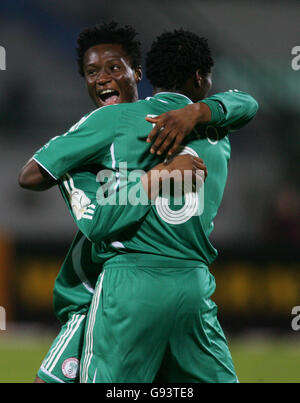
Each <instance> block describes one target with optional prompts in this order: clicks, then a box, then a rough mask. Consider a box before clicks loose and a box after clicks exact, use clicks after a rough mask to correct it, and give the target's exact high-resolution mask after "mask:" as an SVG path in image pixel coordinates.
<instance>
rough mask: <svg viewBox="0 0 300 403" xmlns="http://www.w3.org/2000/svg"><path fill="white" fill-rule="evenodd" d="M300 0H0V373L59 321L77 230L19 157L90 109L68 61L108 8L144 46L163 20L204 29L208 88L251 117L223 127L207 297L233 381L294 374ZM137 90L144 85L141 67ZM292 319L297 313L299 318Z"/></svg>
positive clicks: (14, 372) (55, 195)
mask: <svg viewBox="0 0 300 403" xmlns="http://www.w3.org/2000/svg"><path fill="white" fill-rule="evenodd" d="M299 17H300V4H299V1H291V0H290V1H267V0H266V1H234V0H229V1H226V2H224V1H216V0H209V1H208V0H207V1H190V0H186V1H184V2H183V1H179V0H173V1H169V0H168V1H166V0H159V1H158V0H151V1H144V0H143V1H142V0H140V1H137V0H133V1H132V0H130V1H126V2H125V1H116V0H111V1H110V2H107V1H99V0H98V1H97V0H85V1H84V2H82V1H71V0H67V1H63V2H61V1H59V0H51V1H41V0H40V1H38V0H26V2H25V1H21V0H9V1H8V0H6V1H1V2H0V46H3V47H4V48H5V49H6V71H0V144H1V146H0V167H1V171H0V172H1V176H0V189H1V191H0V306H2V307H4V308H5V310H6V319H7V322H6V330H0V382H14V381H17V382H18V381H19V382H27V381H28V382H30V381H31V380H32V379H33V378H34V374H35V371H36V369H37V366H38V365H39V363H40V360H41V359H42V358H43V354H44V353H45V351H46V350H47V348H48V346H49V342H50V341H51V337H52V336H53V335H54V334H55V331H56V330H57V329H58V323H57V321H56V320H55V318H54V315H53V312H52V301H51V298H52V288H53V282H54V279H55V276H56V274H57V272H58V270H59V267H60V264H61V263H62V260H63V257H64V255H65V253H66V251H67V249H68V246H69V244H70V242H71V240H72V237H73V234H74V233H75V226H74V224H73V222H72V219H71V217H70V216H69V214H68V212H67V209H66V207H65V206H64V204H63V203H62V200H61V197H60V195H59V192H58V191H57V189H52V190H50V191H48V192H45V193H34V192H28V191H24V190H22V189H20V188H19V187H18V184H17V177H18V171H19V169H20V168H21V167H22V166H23V165H24V163H25V162H26V161H27V160H28V159H29V158H30V157H31V155H32V154H33V152H34V150H36V149H37V148H39V147H40V146H41V145H42V144H44V143H45V142H46V141H47V140H48V139H49V138H51V137H53V136H55V135H58V134H62V133H64V132H65V131H66V130H67V129H68V128H69V127H70V126H71V125H72V124H73V123H74V122H76V121H78V120H79V119H80V117H81V116H82V115H84V114H85V113H86V112H87V111H89V110H91V109H93V105H92V104H91V101H90V100H89V98H88V96H87V93H86V90H85V86H84V82H83V79H82V78H81V77H80V76H79V74H78V73H77V66H76V55H75V51H74V48H75V46H76V37H77V34H78V32H79V31H80V30H81V29H82V28H85V27H87V26H89V25H93V24H95V23H97V22H100V21H103V20H108V19H112V18H114V19H117V20H119V21H120V22H121V23H124V24H126V23H129V24H132V25H134V26H135V27H136V29H137V31H138V32H140V39H141V41H142V44H143V51H144V52H145V51H146V50H147V48H148V46H149V45H150V43H151V41H152V40H153V39H154V38H155V37H156V36H157V35H158V34H160V33H161V32H163V31H164V30H170V29H174V28H178V27H183V28H185V29H190V30H192V31H195V32H197V33H199V34H202V35H204V36H207V37H208V38H209V42H210V45H211V47H212V50H213V54H214V58H215V68H214V77H213V88H212V91H211V93H213V92H219V91H224V90H227V89H234V88H237V89H240V90H243V91H247V92H249V93H250V94H252V95H253V96H254V97H255V98H256V99H257V100H258V102H259V105H260V109H259V112H258V114H257V117H256V118H255V120H254V121H253V122H251V123H250V124H249V125H248V127H246V128H245V129H243V130H242V131H241V132H240V133H236V134H234V135H232V136H231V143H232V158H231V162H230V167H229V178H228V183H227V187H226V191H225V195H224V200H223V203H222V205H221V208H220V211H219V214H218V217H217V219H216V220H215V230H214V233H213V237H212V240H213V242H214V244H215V246H216V247H217V249H218V250H219V253H220V255H219V257H218V259H217V261H216V263H215V264H214V265H213V267H212V272H213V274H214V275H215V277H216V279H217V291H216V293H215V296H214V299H215V301H216V302H217V303H218V305H219V315H220V321H221V323H222V325H223V327H224V329H225V331H226V333H227V335H228V338H229V340H230V341H231V343H232V351H233V357H234V360H235V364H236V366H237V370H238V375H239V377H240V380H241V381H245V382H268V381H270V382H289V381H295V382H299V381H300V361H299V358H300V357H299V355H300V353H299V351H300V348H299V347H300V345H299V339H300V337H299V336H300V330H299V331H296V330H293V329H292V325H291V323H292V319H293V315H292V308H293V307H294V306H300V267H299V246H300V215H299V197H300V193H299V191H300V187H299V185H300V184H299V149H300V140H299V138H300V137H299V127H300V126H299V123H300V122H299V106H300V97H299V94H300V70H299V71H296V70H293V69H292V66H291V62H292V58H293V57H294V56H292V54H291V50H292V48H293V47H294V46H297V45H298V46H300V27H299ZM139 92H140V96H141V98H143V97H145V96H148V95H151V87H150V85H149V83H148V82H147V79H146V78H145V77H144V79H143V82H142V83H141V85H140V88H139ZM299 324H300V320H299Z"/></svg>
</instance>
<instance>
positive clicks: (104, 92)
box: [99, 90, 115, 95]
mask: <svg viewBox="0 0 300 403" xmlns="http://www.w3.org/2000/svg"><path fill="white" fill-rule="evenodd" d="M110 92H115V91H114V90H103V91H100V92H99V94H100V95H104V94H109V93H110Z"/></svg>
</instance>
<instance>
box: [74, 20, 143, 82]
mask: <svg viewBox="0 0 300 403" xmlns="http://www.w3.org/2000/svg"><path fill="white" fill-rule="evenodd" d="M136 36H137V32H136V30H135V29H134V28H133V27H132V26H131V25H124V26H123V27H119V23H118V22H117V21H110V22H104V23H102V24H101V25H100V24H98V25H95V26H93V27H91V28H86V29H84V30H83V31H81V32H80V33H79V35H78V39H77V48H76V51H77V63H78V67H79V73H80V74H81V75H82V76H84V70H83V58H84V54H85V52H86V51H87V50H88V49H89V48H91V47H92V46H95V45H99V44H101V43H115V44H120V45H122V47H123V49H124V50H125V52H126V53H127V54H128V56H129V57H130V59H131V62H132V67H133V68H134V69H135V68H137V67H138V66H140V65H141V63H142V53H141V43H140V42H139V41H138V40H136V39H135V37H136Z"/></svg>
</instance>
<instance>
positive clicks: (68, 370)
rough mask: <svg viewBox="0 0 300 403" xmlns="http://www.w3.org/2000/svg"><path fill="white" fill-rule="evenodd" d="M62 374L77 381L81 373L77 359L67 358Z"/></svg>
mask: <svg viewBox="0 0 300 403" xmlns="http://www.w3.org/2000/svg"><path fill="white" fill-rule="evenodd" d="M61 370H62V373H63V374H64V376H65V377H66V378H68V379H75V378H76V377H77V375H78V372H79V360H78V359H77V358H75V357H72V358H67V359H66V360H65V361H64V362H63V364H62V366H61Z"/></svg>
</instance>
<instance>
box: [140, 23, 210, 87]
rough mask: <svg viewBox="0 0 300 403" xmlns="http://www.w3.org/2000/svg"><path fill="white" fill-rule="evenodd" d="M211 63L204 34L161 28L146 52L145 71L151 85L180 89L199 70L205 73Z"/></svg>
mask: <svg viewBox="0 0 300 403" xmlns="http://www.w3.org/2000/svg"><path fill="white" fill-rule="evenodd" d="M213 65H214V61H213V58H212V56H211V51H210V48H209V46H208V41H207V39H206V38H203V37H199V36H198V35H196V34H194V33H192V32H189V31H184V30H183V29H179V30H175V31H174V32H165V33H163V34H162V35H160V36H158V37H157V39H156V40H155V41H154V42H153V44H152V46H151V48H150V50H149V52H148V53H147V55H146V75H147V78H148V80H149V81H150V83H151V84H152V86H153V87H154V88H164V89H166V90H171V89H181V88H182V86H183V85H184V84H185V83H186V81H187V80H188V79H189V78H190V77H192V75H193V74H194V73H195V72H196V71H197V70H200V72H201V74H203V75H206V74H208V73H210V72H211V69H212V67H213Z"/></svg>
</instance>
